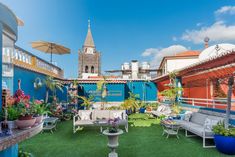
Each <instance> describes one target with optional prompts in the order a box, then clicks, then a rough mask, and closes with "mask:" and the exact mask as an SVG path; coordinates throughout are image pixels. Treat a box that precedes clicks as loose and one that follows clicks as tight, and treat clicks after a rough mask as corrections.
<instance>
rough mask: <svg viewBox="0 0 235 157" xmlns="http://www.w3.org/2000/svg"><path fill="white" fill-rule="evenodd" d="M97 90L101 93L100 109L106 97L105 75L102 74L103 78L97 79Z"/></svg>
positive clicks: (102, 107)
mask: <svg viewBox="0 0 235 157" xmlns="http://www.w3.org/2000/svg"><path fill="white" fill-rule="evenodd" d="M96 86H97V91H98V92H100V93H101V105H102V106H101V109H104V103H105V99H106V97H107V95H108V94H107V80H106V78H105V76H103V79H102V80H100V81H98V82H97V84H96Z"/></svg>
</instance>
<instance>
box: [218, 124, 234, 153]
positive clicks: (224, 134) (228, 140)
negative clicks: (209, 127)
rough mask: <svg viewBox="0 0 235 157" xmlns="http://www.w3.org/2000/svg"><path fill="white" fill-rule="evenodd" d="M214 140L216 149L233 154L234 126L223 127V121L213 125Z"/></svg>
mask: <svg viewBox="0 0 235 157" xmlns="http://www.w3.org/2000/svg"><path fill="white" fill-rule="evenodd" d="M213 132H214V133H215V135H214V141H215V145H216V148H217V150H219V151H220V152H222V153H224V154H229V155H235V128H228V129H225V127H224V123H218V124H217V125H215V126H214V127H213Z"/></svg>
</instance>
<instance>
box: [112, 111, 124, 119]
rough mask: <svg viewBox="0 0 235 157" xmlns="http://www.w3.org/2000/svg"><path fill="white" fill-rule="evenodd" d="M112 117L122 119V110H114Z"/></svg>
mask: <svg viewBox="0 0 235 157" xmlns="http://www.w3.org/2000/svg"><path fill="white" fill-rule="evenodd" d="M113 118H119V119H123V114H122V112H114V113H113Z"/></svg>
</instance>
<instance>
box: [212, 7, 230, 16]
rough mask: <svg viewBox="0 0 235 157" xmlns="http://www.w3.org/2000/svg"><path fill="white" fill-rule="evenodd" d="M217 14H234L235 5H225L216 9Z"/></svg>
mask: <svg viewBox="0 0 235 157" xmlns="http://www.w3.org/2000/svg"><path fill="white" fill-rule="evenodd" d="M215 14H216V15H220V14H230V15H233V14H235V6H223V7H221V8H220V9H218V10H216V11H215Z"/></svg>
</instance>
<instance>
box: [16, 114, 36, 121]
mask: <svg viewBox="0 0 235 157" xmlns="http://www.w3.org/2000/svg"><path fill="white" fill-rule="evenodd" d="M32 118H33V116H32V115H25V116H20V117H19V118H18V119H19V120H30V119H32Z"/></svg>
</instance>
